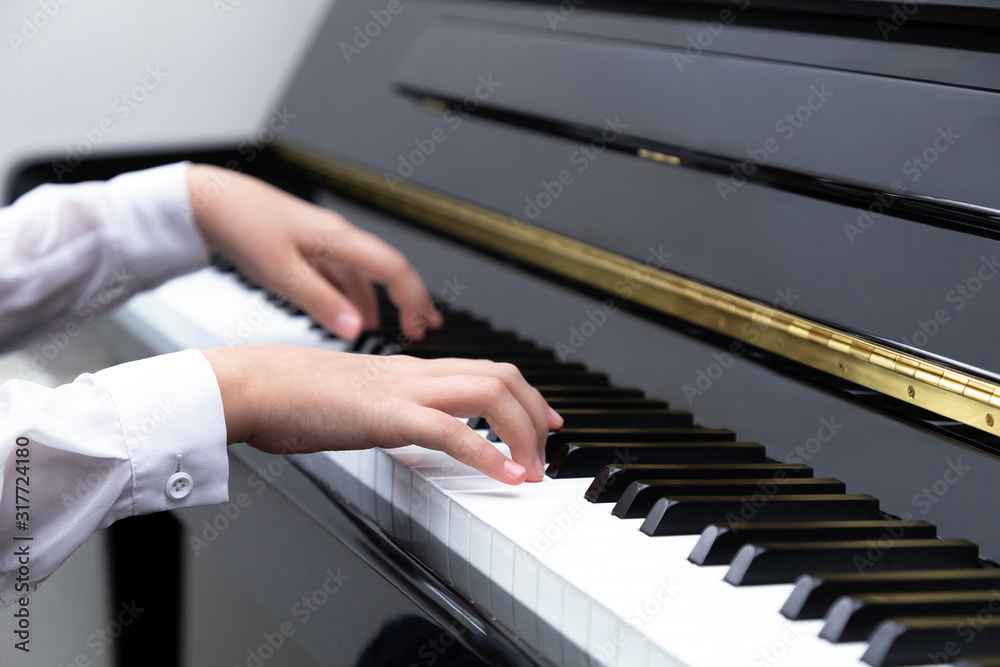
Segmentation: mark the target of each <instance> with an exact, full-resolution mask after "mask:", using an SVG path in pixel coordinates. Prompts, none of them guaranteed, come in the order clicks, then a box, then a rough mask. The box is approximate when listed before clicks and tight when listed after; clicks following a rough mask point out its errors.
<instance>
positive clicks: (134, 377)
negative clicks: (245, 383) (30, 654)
mask: <svg viewBox="0 0 1000 667" xmlns="http://www.w3.org/2000/svg"><path fill="white" fill-rule="evenodd" d="M0 452H2V453H3V455H4V460H3V478H2V479H0V607H5V606H8V605H9V604H11V603H12V602H13V601H15V600H18V599H19V598H21V597H24V596H25V595H27V593H29V592H30V591H32V590H34V588H35V587H37V586H38V584H39V583H41V582H42V581H44V580H45V579H46V578H47V577H48V576H49V575H50V574H52V572H54V571H55V570H56V568H58V567H59V566H60V565H61V564H62V563H63V561H65V560H66V558H68V557H69V555H70V554H72V553H73V551H74V550H76V548H77V547H79V546H80V545H81V544H83V543H84V542H85V541H86V540H87V539H88V538H89V537H90V535H91V533H93V532H94V531H96V530H99V529H101V528H104V527H106V526H108V525H110V524H111V523H113V522H114V521H117V520H118V519H121V518H124V517H129V516H133V515H138V514H148V513H151V512H157V511H161V510H168V509H178V508H182V507H187V506H192V505H206V504H217V503H222V502H226V501H227V500H228V477H229V461H228V456H227V451H226V427H225V418H224V413H223V407H222V396H221V393H220V391H219V386H218V382H217V380H216V377H215V374H214V372H213V370H212V367H211V365H210V364H209V362H208V360H207V359H206V358H205V357H204V356H203V355H202V354H201V353H200V352H198V351H196V350H187V351H184V352H177V353H174V354H168V355H163V356H160V357H154V358H151V359H145V360H142V361H135V362H131V363H127V364H122V365H120V366H115V367H113V368H109V369H106V370H103V371H100V372H98V373H94V374H85V375H81V376H80V377H78V378H77V379H76V380H75V381H74V382H72V383H70V384H67V385H63V386H61V387H57V388H55V389H49V388H45V387H42V386H40V385H37V384H33V383H31V382H27V381H24V380H11V381H9V382H7V383H5V384H4V385H3V386H2V387H0ZM176 473H182V474H181V475H180V476H179V478H180V479H181V482H182V483H180V484H178V483H177V480H178V476H177V475H176ZM185 475H186V476H187V477H185Z"/></svg>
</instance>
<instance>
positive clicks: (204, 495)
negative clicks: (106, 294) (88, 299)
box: [95, 350, 229, 520]
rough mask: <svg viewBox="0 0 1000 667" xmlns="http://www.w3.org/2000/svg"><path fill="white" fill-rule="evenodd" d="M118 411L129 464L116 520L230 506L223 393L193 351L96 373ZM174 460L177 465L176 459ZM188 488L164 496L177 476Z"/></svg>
mask: <svg viewBox="0 0 1000 667" xmlns="http://www.w3.org/2000/svg"><path fill="white" fill-rule="evenodd" d="M95 375H96V377H97V378H99V379H100V380H101V381H103V382H104V384H105V386H106V387H107V389H108V391H109V392H110V394H111V399H112V401H113V402H114V404H115V407H116V408H117V410H118V418H119V421H120V422H121V427H122V432H123V434H124V437H125V445H126V447H127V449H128V453H129V459H130V461H131V465H132V493H131V499H130V500H129V498H128V496H127V495H126V494H123V498H122V500H121V502H123V503H125V504H126V505H128V506H122V507H116V508H115V510H116V511H115V514H116V516H115V517H114V518H115V520H117V519H120V518H123V517H126V516H133V515H138V514H150V513H152V512H159V511H163V510H170V509H178V508H181V507H188V506H194V505H216V504H219V503H224V502H226V501H228V500H229V483H228V480H229V457H228V452H227V450H226V420H225V413H224V412H223V407H222V394H221V392H220V390H219V383H218V381H217V380H216V377H215V372H214V371H213V370H212V366H211V364H209V362H208V360H207V359H206V358H205V357H204V355H202V354H201V352H198V351H197V350H185V351H183V352H175V353H173V354H165V355H162V356H159V357H153V358H150V359H143V360H141V361H133V362H130V363H127V364H121V365H119V366H114V367H112V368H108V369H106V370H103V371H100V372H98V373H96V374H95ZM178 457H179V458H178ZM178 471H179V472H182V473H187V474H188V475H190V476H191V479H190V483H189V484H187V485H186V488H185V486H184V485H182V487H181V489H182V490H181V492H180V493H178V491H177V489H174V491H173V492H172V493H168V488H167V485H168V480H171V477H172V476H173V475H174V473H176V472H178Z"/></svg>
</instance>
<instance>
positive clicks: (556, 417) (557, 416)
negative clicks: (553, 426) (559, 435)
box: [549, 406, 563, 426]
mask: <svg viewBox="0 0 1000 667" xmlns="http://www.w3.org/2000/svg"><path fill="white" fill-rule="evenodd" d="M549 415H550V416H551V417H552V418H553V419H554V420H555V421H556V423H557V424H558V425H559V426H562V425H563V418H562V415H560V414H559V413H558V412H556V411H555V410H553V409H552V406H549Z"/></svg>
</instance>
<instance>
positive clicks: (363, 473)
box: [357, 449, 378, 517]
mask: <svg viewBox="0 0 1000 667" xmlns="http://www.w3.org/2000/svg"><path fill="white" fill-rule="evenodd" d="M377 456H378V451H377V450H374V449H369V450H366V451H364V452H361V453H360V455H359V456H358V503H357V504H358V507H359V508H360V509H361V512H362V513H363V514H364V515H365V516H367V517H374V516H375V513H376V509H375V459H376V457H377Z"/></svg>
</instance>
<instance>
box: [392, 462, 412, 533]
mask: <svg viewBox="0 0 1000 667" xmlns="http://www.w3.org/2000/svg"><path fill="white" fill-rule="evenodd" d="M386 458H387V459H388V460H389V461H391V462H392V535H393V537H395V538H396V542H398V543H399V544H400V545H402V546H403V547H404V548H405V549H407V550H411V549H412V548H413V540H412V539H411V537H410V511H411V510H410V503H411V502H412V498H411V489H412V487H411V485H410V477H411V476H412V475H413V473H412V472H410V469H409V468H407V467H406V466H405V465H404V464H402V463H400V462H399V461H397V460H395V459H393V458H391V457H386Z"/></svg>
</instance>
